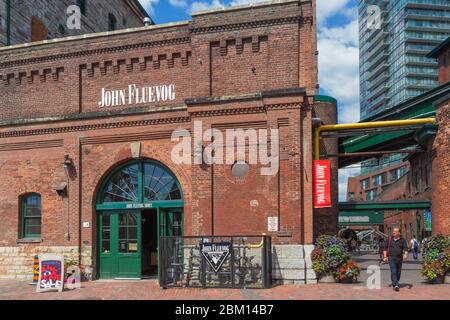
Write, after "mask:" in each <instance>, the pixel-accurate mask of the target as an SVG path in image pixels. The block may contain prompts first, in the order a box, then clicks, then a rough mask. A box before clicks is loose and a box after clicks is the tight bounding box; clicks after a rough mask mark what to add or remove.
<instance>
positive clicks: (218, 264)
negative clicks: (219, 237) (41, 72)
mask: <svg viewBox="0 0 450 320" xmlns="http://www.w3.org/2000/svg"><path fill="white" fill-rule="evenodd" d="M200 251H201V253H202V255H203V257H204V258H205V260H206V261H207V262H208V264H209V265H210V266H211V268H212V269H213V270H214V272H215V273H216V274H217V273H218V272H219V270H220V268H222V265H223V263H224V262H225V260H227V258H228V257H229V256H230V253H231V242H217V243H210V242H202V243H201V244H200Z"/></svg>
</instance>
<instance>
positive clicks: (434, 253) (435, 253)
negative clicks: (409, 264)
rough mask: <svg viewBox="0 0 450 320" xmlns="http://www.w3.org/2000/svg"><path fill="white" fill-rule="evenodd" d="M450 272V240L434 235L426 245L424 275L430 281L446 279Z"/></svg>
mask: <svg viewBox="0 0 450 320" xmlns="http://www.w3.org/2000/svg"><path fill="white" fill-rule="evenodd" d="M449 272H450V238H447V237H444V236H442V235H434V236H432V237H431V238H430V239H428V240H427V242H426V243H425V257H424V262H423V266H422V275H423V276H424V277H425V278H427V279H428V280H429V281H433V280H436V279H437V278H441V277H444V276H445V275H446V274H448V273H449Z"/></svg>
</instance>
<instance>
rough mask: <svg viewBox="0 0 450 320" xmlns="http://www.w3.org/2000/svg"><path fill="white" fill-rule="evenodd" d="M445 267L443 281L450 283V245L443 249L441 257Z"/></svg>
mask: <svg viewBox="0 0 450 320" xmlns="http://www.w3.org/2000/svg"><path fill="white" fill-rule="evenodd" d="M441 261H442V263H443V264H444V268H445V280H444V282H445V283H447V284H450V246H449V247H447V248H445V249H444V252H443V253H442V258H441Z"/></svg>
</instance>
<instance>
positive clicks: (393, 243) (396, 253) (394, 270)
mask: <svg viewBox="0 0 450 320" xmlns="http://www.w3.org/2000/svg"><path fill="white" fill-rule="evenodd" d="M407 257H408V244H407V243H406V240H405V239H403V237H402V235H401V233H400V228H394V230H393V231H392V236H391V237H389V238H388V240H387V243H386V248H385V250H384V261H385V262H386V261H388V262H389V267H390V269H391V281H392V288H393V289H394V290H395V291H397V292H398V291H400V287H399V281H400V276H401V274H402V264H403V259H406V258H407Z"/></svg>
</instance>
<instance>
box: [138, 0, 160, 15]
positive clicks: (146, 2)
mask: <svg viewBox="0 0 450 320" xmlns="http://www.w3.org/2000/svg"><path fill="white" fill-rule="evenodd" d="M139 2H140V3H141V5H142V6H143V7H144V8H145V9H146V10H147V11H148V13H150V14H153V13H154V11H153V9H154V7H155V5H157V4H158V2H159V0H139Z"/></svg>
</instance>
